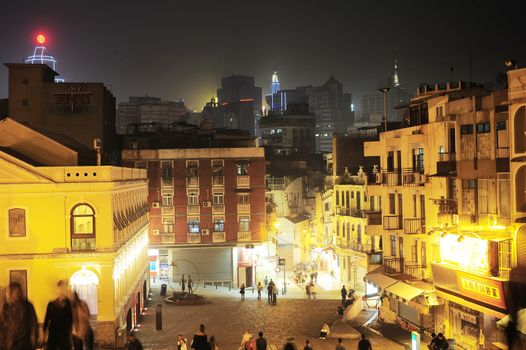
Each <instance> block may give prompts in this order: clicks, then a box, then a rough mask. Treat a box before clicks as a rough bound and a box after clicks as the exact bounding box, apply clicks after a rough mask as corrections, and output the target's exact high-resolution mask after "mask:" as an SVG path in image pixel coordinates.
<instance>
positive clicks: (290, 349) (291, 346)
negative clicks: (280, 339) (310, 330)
mask: <svg viewBox="0 0 526 350" xmlns="http://www.w3.org/2000/svg"><path fill="white" fill-rule="evenodd" d="M283 350H298V347H297V346H296V343H294V338H288V339H287V343H285V346H284V347H283Z"/></svg>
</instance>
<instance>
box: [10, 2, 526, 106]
mask: <svg viewBox="0 0 526 350" xmlns="http://www.w3.org/2000/svg"><path fill="white" fill-rule="evenodd" d="M0 1H1V2H0V28H1V30H0V43H1V47H0V61H1V62H2V63H3V62H21V61H22V59H23V58H24V57H26V56H28V55H29V54H31V53H32V51H33V46H34V36H35V34H36V33H38V32H43V33H45V34H46V35H47V36H48V44H47V45H46V46H47V47H48V50H49V53H50V54H52V55H54V56H55V57H56V59H57V60H58V66H57V70H58V72H59V73H60V74H61V75H62V76H63V77H64V78H65V79H66V80H67V81H101V82H104V83H105V84H107V85H111V88H112V91H113V93H114V94H115V96H116V97H117V101H123V100H126V99H127V97H128V96H131V95H144V94H148V95H151V96H161V97H163V98H167V99H179V98H184V99H185V100H186V103H187V105H188V106H191V107H193V108H196V109H198V110H200V109H201V107H202V105H203V104H204V102H205V101H207V100H209V99H210V97H211V96H215V90H216V88H217V87H219V85H220V79H221V77H222V76H225V75H229V74H231V73H236V74H245V75H252V76H254V77H255V78H256V84H257V85H259V86H261V87H262V88H263V92H264V93H267V92H268V91H269V90H270V78H271V74H272V72H273V70H275V69H276V70H277V71H278V73H279V77H280V80H281V83H282V85H281V86H282V88H293V87H295V86H299V85H307V84H312V85H321V84H322V83H324V82H325V81H326V80H327V78H328V77H329V76H330V75H331V74H333V75H334V76H335V77H336V78H337V79H338V80H340V81H341V82H342V83H343V85H344V90H345V91H348V92H351V93H352V94H353V95H354V100H355V102H359V100H361V95H362V94H364V93H367V92H369V91H371V90H374V89H375V88H376V87H377V86H378V85H379V82H380V81H385V79H386V78H387V76H389V75H392V71H393V68H392V65H393V60H394V58H395V54H394V49H395V48H396V49H397V58H398V61H399V75H400V79H401V83H402V85H404V86H406V87H407V88H408V89H409V90H410V91H411V92H413V91H414V89H415V88H416V86H417V84H418V83H420V82H434V81H446V80H449V75H450V72H449V67H450V66H454V68H455V70H454V78H455V79H463V80H467V79H468V52H469V48H470V47H471V49H472V75H473V79H472V80H473V81H480V82H486V81H493V80H494V77H495V73H496V72H497V71H504V66H503V63H502V62H503V60H504V59H505V58H507V57H513V58H515V59H516V60H518V61H519V65H520V66H526V26H525V25H524V23H525V20H524V11H523V10H520V5H521V4H522V3H521V2H519V1H517V2H514V1H512V2H502V1H467V0H456V1H430V0H426V1H395V0H392V1H371V0H368V1H363V2H358V1H354V0H352V1H351V0H342V1H330V0H319V1H295V0H293V1H288V0H281V1H270V0H267V1H250V0H245V1H213V2H212V1H210V2H208V1H207V2H205V1H198V0H194V1H184V2H183V1H176V0H171V1H156V0H143V1H117V0H104V1H99V0H97V1H80V0H62V1H60V0H47V1H22V0H17V1H15V0H12V1H11V0H9V1H7V0H0ZM6 96H7V68H5V67H2V68H1V69H0V98H3V97H6ZM357 100H358V101H357Z"/></svg>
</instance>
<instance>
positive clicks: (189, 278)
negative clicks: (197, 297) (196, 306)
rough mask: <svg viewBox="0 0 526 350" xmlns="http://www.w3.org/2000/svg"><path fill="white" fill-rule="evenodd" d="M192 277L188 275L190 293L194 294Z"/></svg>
mask: <svg viewBox="0 0 526 350" xmlns="http://www.w3.org/2000/svg"><path fill="white" fill-rule="evenodd" d="M192 282H193V281H192V277H191V276H190V275H188V293H190V294H192V293H193V292H194V286H193V285H192Z"/></svg>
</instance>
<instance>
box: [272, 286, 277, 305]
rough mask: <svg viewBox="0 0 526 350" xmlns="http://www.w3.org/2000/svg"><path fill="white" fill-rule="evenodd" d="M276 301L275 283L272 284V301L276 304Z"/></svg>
mask: <svg viewBox="0 0 526 350" xmlns="http://www.w3.org/2000/svg"><path fill="white" fill-rule="evenodd" d="M277 302H278V287H277V286H276V283H273V284H272V303H273V304H276V303H277Z"/></svg>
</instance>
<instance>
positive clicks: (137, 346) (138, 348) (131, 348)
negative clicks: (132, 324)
mask: <svg viewBox="0 0 526 350" xmlns="http://www.w3.org/2000/svg"><path fill="white" fill-rule="evenodd" d="M126 350H143V348H142V343H141V341H140V340H139V339H137V337H136V336H135V333H134V332H131V333H130V334H129V335H128V344H127V345H126Z"/></svg>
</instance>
